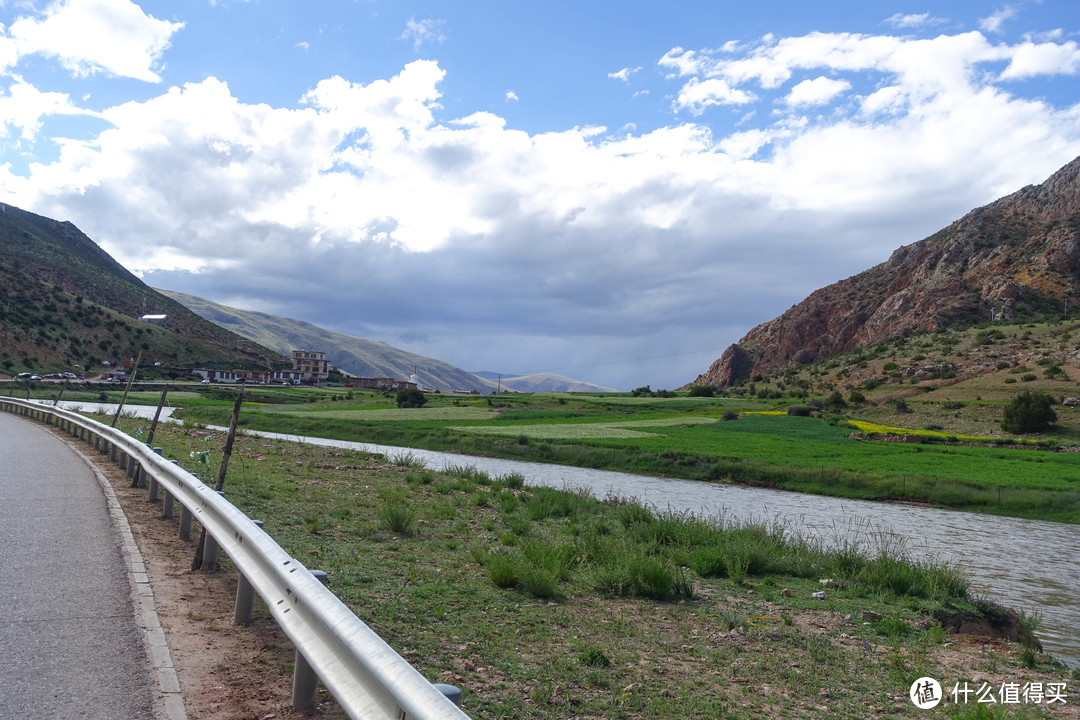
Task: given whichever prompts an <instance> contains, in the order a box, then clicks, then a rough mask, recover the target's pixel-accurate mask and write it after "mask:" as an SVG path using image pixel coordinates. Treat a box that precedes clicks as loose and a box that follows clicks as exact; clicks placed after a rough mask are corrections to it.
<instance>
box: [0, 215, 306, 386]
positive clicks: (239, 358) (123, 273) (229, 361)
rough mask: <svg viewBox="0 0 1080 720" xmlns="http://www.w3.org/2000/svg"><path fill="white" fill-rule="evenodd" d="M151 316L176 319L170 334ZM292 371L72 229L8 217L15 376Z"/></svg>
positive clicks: (6, 319) (5, 297) (168, 324)
mask: <svg viewBox="0 0 1080 720" xmlns="http://www.w3.org/2000/svg"><path fill="white" fill-rule="evenodd" d="M144 314H160V315H165V316H166V318H165V320H164V322H163V323H162V324H161V326H158V325H153V324H149V323H145V322H140V321H139V318H140V317H141V316H142V315H144ZM140 354H141V355H142V356H143V361H144V364H149V365H150V366H153V364H154V363H155V362H160V363H162V365H161V366H160V367H162V368H164V369H165V370H164V371H165V372H167V373H169V374H173V375H182V374H186V372H185V371H186V370H187V369H190V368H192V367H196V366H210V367H237V366H244V367H249V368H256V367H258V368H268V367H275V368H277V367H287V366H289V365H290V361H288V360H286V359H285V358H284V357H282V356H281V355H278V354H277V353H275V352H274V351H272V350H269V349H267V348H265V347H263V346H261V345H259V344H257V343H254V342H252V341H250V340H248V339H246V338H243V337H240V336H238V335H234V334H232V333H230V332H228V331H226V330H224V329H222V328H220V327H218V326H216V325H214V324H213V323H211V322H208V321H206V320H204V319H202V318H201V317H199V316H198V315H196V314H195V313H193V312H191V311H189V310H188V309H187V308H185V307H184V306H183V305H180V304H179V303H177V302H175V301H174V300H172V299H171V298H167V297H165V296H164V295H161V294H160V293H158V292H157V291H155V290H153V289H152V288H150V287H149V286H147V285H146V284H145V283H143V282H142V281H141V280H139V278H137V277H135V276H134V275H132V274H131V273H130V272H128V270H126V269H125V268H124V267H123V266H122V265H120V264H119V263H118V262H116V261H115V260H114V259H113V258H112V257H110V256H109V254H108V253H106V252H105V251H104V250H102V249H101V248H100V247H99V246H98V245H97V244H96V243H95V242H94V241H93V240H91V239H90V238H88V237H87V236H86V235H85V234H83V233H82V232H80V231H79V229H78V228H76V227H75V226H74V225H72V224H71V223H69V222H58V221H56V220H51V219H49V218H46V217H42V216H40V215H35V214H33V213H29V212H26V211H23V210H20V209H18V208H14V207H11V206H5V207H4V212H2V213H0V367H2V368H3V370H4V371H6V372H8V373H16V372H22V371H46V372H48V371H59V370H74V369H75V368H76V367H78V368H79V369H80V370H81V371H84V372H87V373H93V372H96V371H98V370H99V369H100V368H101V367H102V363H103V362H104V361H110V362H113V361H127V360H129V359H131V358H134V357H137V356H138V355H140Z"/></svg>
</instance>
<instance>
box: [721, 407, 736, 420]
mask: <svg viewBox="0 0 1080 720" xmlns="http://www.w3.org/2000/svg"><path fill="white" fill-rule="evenodd" d="M720 419H721V420H724V421H727V420H738V419H739V413H737V412H735V411H734V410H725V411H724V414H723V415H721V416H720Z"/></svg>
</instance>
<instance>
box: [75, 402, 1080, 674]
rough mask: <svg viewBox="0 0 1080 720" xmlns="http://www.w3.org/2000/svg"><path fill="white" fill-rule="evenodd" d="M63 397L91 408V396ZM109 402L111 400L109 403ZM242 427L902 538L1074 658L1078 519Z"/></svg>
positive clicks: (872, 543) (864, 538) (874, 543)
mask: <svg viewBox="0 0 1080 720" xmlns="http://www.w3.org/2000/svg"><path fill="white" fill-rule="evenodd" d="M61 405H62V406H68V407H69V409H84V410H86V411H98V407H97V406H96V404H95V403H77V402H72V403H70V404H68V403H66V402H65V403H61ZM115 408H116V406H115V405H113V406H111V412H115ZM154 410H155V408H153V407H146V406H127V407H125V408H124V412H125V414H126V413H128V412H130V413H131V414H133V415H138V416H139V417H146V418H152V417H153V413H154ZM166 410H169V409H168V408H166ZM170 412H171V411H170ZM163 414H164V413H163ZM216 429H219V430H225V429H226V428H216ZM244 432H245V433H247V434H250V435H259V436H262V437H268V438H276V439H283V440H290V441H295V442H305V443H309V444H312V445H325V446H329V447H339V448H347V449H354V450H360V451H363V452H375V453H382V454H383V455H386V456H388V457H391V458H393V457H395V456H401V455H409V456H411V457H412V458H415V459H416V460H419V461H423V463H424V464H425V465H426V466H428V467H430V468H432V469H436V470H441V469H443V468H445V467H447V466H453V465H459V466H460V465H468V466H475V467H476V468H477V469H479V470H482V471H483V472H485V473H488V474H489V475H491V476H492V477H497V476H500V475H509V474H512V473H519V474H521V475H522V476H524V478H525V482H526V484H529V485H543V486H548V487H555V488H559V489H564V488H565V489H580V490H586V491H588V492H589V493H590V494H592V495H593V496H595V497H598V498H606V497H622V498H635V499H637V500H640V501H642V502H645V503H647V504H649V505H650V506H652V507H653V508H655V509H658V510H669V509H670V510H673V511H676V512H692V513H694V514H696V515H698V516H699V517H703V518H717V519H724V520H729V521H740V520H750V519H754V520H762V519H766V520H770V521H772V520H775V521H781V522H784V523H786V524H787V525H788V527H790V528H791V530H792V531H793V532H796V533H800V534H802V535H803V536H809V537H813V538H817V539H819V540H820V541H821V542H823V543H826V544H830V543H840V542H845V541H851V540H857V541H859V542H861V543H864V544H865V545H866V546H867V547H868V548H869V549H870V550H873V549H875V548H876V547H879V546H880V545H881V544H882V543H886V544H889V545H891V546H893V547H902V548H903V549H904V550H905V551H906V552H907V553H908V554H909V555H910V556H912V557H925V558H932V559H936V560H941V561H945V562H949V563H955V564H957V565H959V566H960V567H961V568H962V569H963V570H964V571H965V572H966V573H967V574H968V575H969V576H970V578H971V582H972V589H973V590H974V592H975V593H976V594H982V595H986V596H987V597H989V598H992V599H993V600H995V601H997V602H999V603H1002V604H1004V605H1007V606H1010V607H1013V608H1016V609H1017V610H1024V611H1025V612H1028V613H1038V614H1039V616H1041V618H1042V624H1041V626H1040V628H1039V630H1038V632H1037V633H1036V635H1037V636H1038V638H1039V640H1040V641H1041V642H1042V644H1043V646H1044V648H1045V650H1046V651H1047V652H1049V653H1051V654H1052V655H1054V656H1055V657H1057V658H1058V659H1060V660H1062V661H1064V662H1065V663H1066V664H1068V665H1070V666H1071V667H1074V668H1080V562H1078V558H1077V554H1078V552H1080V526H1076V525H1066V524H1063V523H1051V522H1041V521H1038V520H1022V519H1017V518H1008V517H997V516H990V515H980V514H977V513H968V512H958V511H952V510H941V509H936V508H927V507H923V506H916V505H905V504H897V503H878V502H867V501H860V500H844V499H838V498H831V497H824V496H820V495H805V494H801V493H794V492H784V491H780V490H766V489H760V488H744V487H738V486H734V485H721V484H713V483H706V482H700V481H692V480H678V479H672V478H658V477H648V476H643V475H632V474H628V473H620V472H612V471H609V470H592V469H589V468H577V467H568V466H563V465H549V464H545V463H533V462H525V461H521V460H504V459H500V458H486V457H477V456H472V455H459V454H454V453H446V452H436V451H433V450H417V449H410V448H402V447H394V446H389V445H374V444H371V443H357V442H346V441H340V440H327V439H323V438H309V437H298V436H295V435H282V434H278V433H263V432H257V431H252V430H245V431H244Z"/></svg>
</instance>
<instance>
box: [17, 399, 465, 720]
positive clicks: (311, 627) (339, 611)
mask: <svg viewBox="0 0 1080 720" xmlns="http://www.w3.org/2000/svg"><path fill="white" fill-rule="evenodd" d="M0 410H3V411H5V412H13V413H16V414H18V415H22V416H24V417H29V418H31V419H35V420H38V421H41V422H44V423H45V424H47V425H54V426H56V427H58V428H60V429H61V430H64V431H66V432H69V433H70V434H71V435H73V436H75V437H77V438H79V439H81V440H82V441H84V442H86V443H89V444H90V445H92V446H93V447H94V448H95V449H97V450H98V451H99V452H103V453H107V454H108V455H109V456H110V459H111V460H112V461H114V462H117V463H118V464H119V465H120V468H121V469H123V470H126V471H127V474H128V477H131V478H133V479H138V480H140V481H141V480H142V479H143V478H144V477H145V478H146V479H147V480H148V481H149V483H148V484H149V485H150V489H151V499H155V498H156V492H155V488H156V487H160V488H162V489H164V490H165V491H166V492H167V493H168V495H167V497H166V502H167V504H168V506H169V507H170V508H171V502H172V501H174V500H175V501H179V502H180V504H181V505H182V506H183V508H184V513H185V514H187V513H190V515H188V517H187V523H188V529H189V531H190V520H191V519H192V518H195V519H197V520H198V521H199V523H200V524H201V525H202V526H203V527H204V528H206V532H207V534H208V536H209V537H211V538H213V540H214V541H216V543H217V546H218V547H219V548H220V549H222V550H224V551H225V552H226V553H227V554H228V555H229V557H230V558H231V559H232V561H233V563H234V564H235V565H236V567H237V569H238V570H239V572H240V574H241V578H240V586H239V587H238V588H237V611H236V612H237V619H238V621H239V620H240V618H241V616H242V608H241V604H242V601H241V597H242V596H243V595H244V594H245V593H246V594H247V596H248V598H249V599H247V600H246V602H248V603H250V590H251V589H254V590H255V591H256V592H257V593H258V594H259V596H260V597H262V599H263V600H264V601H265V603H266V606H267V607H268V608H269V609H270V613H271V615H273V617H274V619H275V620H276V621H277V623H278V625H280V626H281V629H282V630H284V631H285V634H286V635H287V636H288V638H289V640H291V641H292V643H293V644H294V645H295V646H296V649H297V658H296V660H297V662H296V668H297V670H296V673H295V675H294V684H293V703H294V705H296V706H298V707H299V706H303V704H304V703H305V698H306V697H307V696H309V695H310V697H307V700H310V699H311V698H313V695H314V690H315V682H314V678H313V677H305V671H306V669H307V668H305V667H304V666H305V665H306V666H308V667H309V668H310V670H311V671H313V672H314V674H315V675H317V676H318V678H319V679H321V680H322V681H323V684H324V685H326V687H327V689H328V690H329V691H330V693H331V694H332V695H333V696H334V698H335V699H336V700H337V701H338V704H339V705H340V706H341V708H342V709H343V710H344V711H345V712H346V713H347V714H348V716H349V717H350V718H355V719H357V720H359V719H360V718H364V719H365V720H366V719H368V718H391V719H393V720H405V719H406V718H412V719H414V720H461V719H462V718H465V719H466V720H467V717H468V716H466V715H465V714H464V713H463V712H461V710H459V709H458V708H457V706H455V705H454V704H453V703H452V702H451V701H450V700H449V699H448V698H447V696H445V695H444V694H443V691H441V690H440V689H439V688H438V687H436V686H435V685H432V684H431V683H430V682H428V680H427V679H426V678H424V676H422V675H421V674H420V673H419V672H418V671H417V670H416V668H414V667H413V666H412V665H410V664H409V663H408V661H406V660H405V659H404V658H402V657H401V656H400V655H398V654H397V652H395V651H394V649H393V648H391V647H390V646H389V645H387V644H386V642H385V641H384V640H383V639H382V638H380V637H379V636H378V635H377V634H376V633H375V632H374V631H373V630H372V629H371V628H369V627H368V626H367V625H365V624H364V622H363V621H361V620H360V619H359V618H357V617H356V615H355V614H353V612H352V611H351V610H349V608H348V607H347V606H346V605H345V604H344V603H343V602H341V600H339V599H338V598H337V596H335V595H334V594H333V593H332V592H330V591H329V590H328V589H327V588H326V587H324V586H323V584H322V583H321V582H320V581H319V580H318V579H317V578H316V576H315V575H313V574H312V572H310V571H309V570H308V569H307V568H305V567H304V565H303V564H302V563H300V561H298V560H296V559H295V558H293V557H290V556H289V554H288V553H286V552H285V551H284V550H283V549H282V548H281V546H279V545H278V544H277V543H276V542H274V540H273V539H272V538H271V537H270V536H269V535H267V534H266V533H265V532H263V530H262V529H261V528H260V527H259V526H258V525H257V524H256V523H255V522H254V521H252V520H251V519H250V518H248V517H247V516H246V515H245V514H244V513H242V512H240V510H238V509H237V508H236V507H234V506H233V505H232V504H231V503H230V502H228V501H227V500H225V499H224V498H223V497H221V496H220V495H219V494H218V493H216V492H215V491H214V490H213V489H212V488H210V487H209V486H207V485H205V484H204V483H203V482H202V481H201V480H199V479H198V478H197V477H195V476H194V475H192V474H191V473H189V472H187V471H186V470H184V469H183V468H180V467H178V466H177V465H175V464H174V463H172V462H170V461H168V460H166V459H164V458H163V457H161V456H160V455H157V454H156V453H154V452H153V450H151V448H149V447H147V446H146V445H145V444H143V443H141V442H139V441H138V440H137V439H135V438H133V437H131V436H130V435H126V434H124V433H122V432H120V431H119V430H115V429H113V428H110V427H108V426H106V425H102V424H101V423H99V422H97V421H95V420H91V419H90V418H86V417H83V416H82V415H79V414H77V413H74V412H70V411H67V410H62V409H59V408H55V407H47V406H42V405H40V404H38V403H33V402H27V401H23V400H17V399H14V398H0ZM140 484H142V483H141V482H140ZM184 521H185V518H184V517H181V532H183V526H184ZM208 539H209V538H208ZM209 553H210V549H209V548H207V553H206V554H209ZM245 583H247V584H248V587H247V588H245V587H244V584H245ZM247 616H248V617H250V608H249V609H248V610H247Z"/></svg>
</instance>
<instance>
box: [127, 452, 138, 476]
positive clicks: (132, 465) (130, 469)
mask: <svg viewBox="0 0 1080 720" xmlns="http://www.w3.org/2000/svg"><path fill="white" fill-rule="evenodd" d="M139 469H141V463H140V462H139V461H138V460H136V459H135V456H134V455H128V461H127V476H128V477H129V478H132V479H135V477H136V476H137V474H138V470H139Z"/></svg>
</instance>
